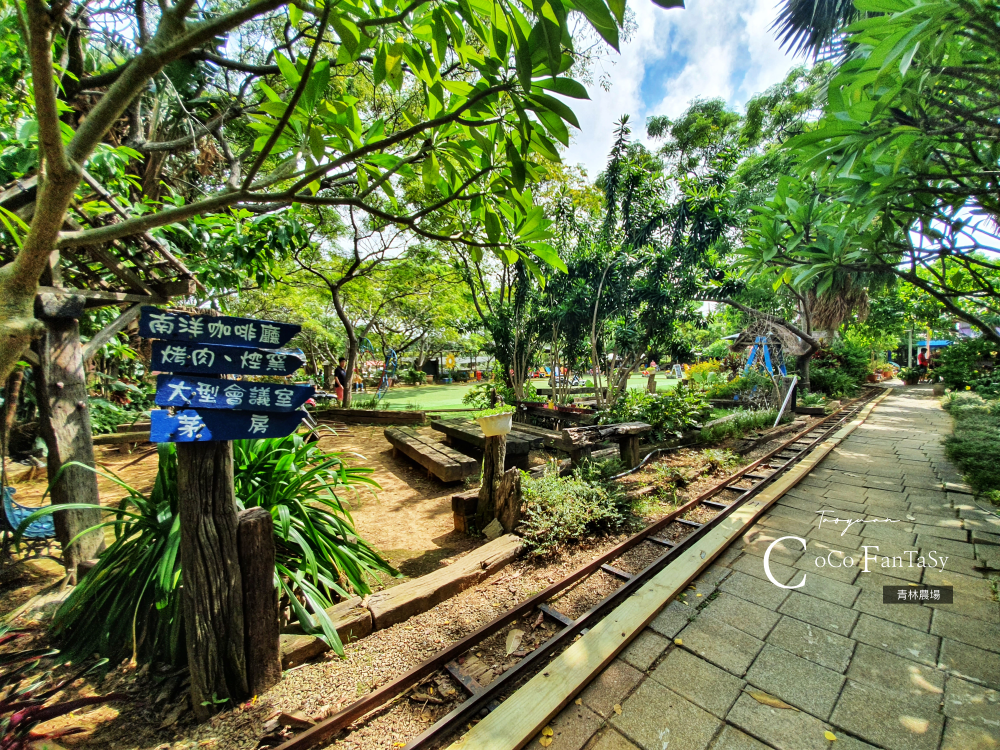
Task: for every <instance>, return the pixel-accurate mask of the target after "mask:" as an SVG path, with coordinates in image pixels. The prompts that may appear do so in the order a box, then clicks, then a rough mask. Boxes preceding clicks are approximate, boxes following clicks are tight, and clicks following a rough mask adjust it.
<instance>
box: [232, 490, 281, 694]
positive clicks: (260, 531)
mask: <svg viewBox="0 0 1000 750" xmlns="http://www.w3.org/2000/svg"><path fill="white" fill-rule="evenodd" d="M237 543H238V544H239V557H240V577H241V578H242V580H243V650H244V653H245V654H246V662H247V686H248V687H249V688H250V694H251V695H260V694H261V693H263V692H264V691H265V690H267V689H268V688H270V687H272V686H273V685H276V684H278V682H279V681H280V680H281V654H280V649H279V639H280V633H279V625H278V589H277V587H275V585H274V521H273V520H272V518H271V514H270V513H269V512H268V511H267V510H266V509H264V508H248V509H247V510H244V511H242V512H241V513H239V514H238V515H237Z"/></svg>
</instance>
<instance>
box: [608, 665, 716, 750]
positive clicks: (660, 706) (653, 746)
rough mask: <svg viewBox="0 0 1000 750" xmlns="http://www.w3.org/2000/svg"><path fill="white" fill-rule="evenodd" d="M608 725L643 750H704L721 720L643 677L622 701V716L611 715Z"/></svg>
mask: <svg viewBox="0 0 1000 750" xmlns="http://www.w3.org/2000/svg"><path fill="white" fill-rule="evenodd" d="M611 725H612V726H613V727H614V728H615V729H617V730H618V731H619V732H621V733H622V734H624V735H625V736H626V737H628V738H629V739H630V740H632V741H633V742H635V743H636V744H637V745H639V746H640V747H642V748H643V749H644V750H663V748H665V747H669V748H670V749H671V750H674V748H677V750H680V748H690V750H703V749H704V748H707V747H708V744H709V743H710V742H711V741H712V738H713V737H714V736H715V733H716V732H717V731H718V730H719V727H720V726H721V725H722V722H720V721H719V720H718V719H716V718H715V717H714V716H712V715H711V714H710V713H708V712H707V711H705V710H703V709H701V708H698V707H697V706H696V705H694V704H693V703H691V702H690V701H687V700H685V699H684V698H682V697H681V696H679V695H677V693H674V692H673V691H671V690H668V689H667V688H665V687H663V685H661V684H660V683H658V682H656V681H655V680H646V681H645V682H643V683H642V685H640V686H639V689H638V690H636V691H635V693H633V694H632V695H631V696H630V697H629V698H628V700H626V701H625V703H623V704H622V714H621V716H617V715H616V716H614V717H613V718H612V719H611Z"/></svg>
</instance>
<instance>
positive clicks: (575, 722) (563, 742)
mask: <svg viewBox="0 0 1000 750" xmlns="http://www.w3.org/2000/svg"><path fill="white" fill-rule="evenodd" d="M602 723H603V721H602V719H601V717H600V716H598V715H597V714H595V713H594V712H593V711H590V710H589V709H587V707H586V706H577V705H576V704H575V703H571V704H570V705H568V706H566V708H564V709H563V710H562V711H560V712H559V713H558V714H557V715H556V717H555V718H554V719H552V721H550V722H549V723H548V726H550V727H551V728H552V744H551V745H549V748H551V750H580V749H581V748H582V747H583V746H584V745H586V744H587V742H588V741H589V740H590V738H591V737H593V736H594V733H595V732H596V731H597V730H598V729H600V728H601V724H602Z"/></svg>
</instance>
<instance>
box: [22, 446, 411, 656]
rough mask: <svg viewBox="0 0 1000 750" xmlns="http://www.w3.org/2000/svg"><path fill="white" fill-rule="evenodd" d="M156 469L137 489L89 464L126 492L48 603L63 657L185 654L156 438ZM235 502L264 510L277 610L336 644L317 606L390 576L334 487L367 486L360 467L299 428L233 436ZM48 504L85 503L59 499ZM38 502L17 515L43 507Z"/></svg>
mask: <svg viewBox="0 0 1000 750" xmlns="http://www.w3.org/2000/svg"><path fill="white" fill-rule="evenodd" d="M158 452H159V461H160V463H159V470H158V472H157V476H156V481H155V483H154V485H153V489H152V491H151V492H150V493H149V495H148V496H146V495H143V494H142V493H141V492H139V491H138V490H136V489H134V488H133V487H130V486H129V485H128V484H126V483H125V482H123V481H121V480H120V479H118V478H117V477H115V476H113V475H110V474H106V473H104V472H98V473H100V474H101V475H102V476H105V477H106V478H108V479H110V480H111V481H113V482H115V483H116V484H118V485H119V486H120V487H122V488H123V489H124V490H125V491H126V492H127V494H126V496H125V497H124V498H123V499H122V500H121V502H120V503H119V504H118V506H117V507H116V508H102V510H103V511H104V512H106V513H108V514H109V518H108V519H107V520H106V521H104V522H103V523H101V524H99V525H98V526H96V527H94V528H98V529H104V528H112V529H113V530H114V536H115V538H114V541H113V542H112V543H111V544H110V545H108V547H107V549H105V550H104V552H102V553H101V555H100V557H99V559H98V561H97V564H96V565H95V566H94V567H93V568H92V569H91V570H90V572H89V573H88V574H87V575H86V576H85V577H84V578H83V580H82V581H80V583H79V584H78V585H77V586H76V588H75V589H74V590H73V592H72V593H71V594H70V595H69V597H68V598H67V599H66V601H65V602H64V603H63V605H62V606H61V607H60V608H59V609H58V610H57V611H56V613H55V615H54V617H53V621H52V632H53V635H54V636H56V637H57V639H58V640H59V642H60V645H61V647H62V650H63V654H64V655H65V656H66V657H67V658H68V659H70V660H72V661H77V660H79V659H81V658H84V657H87V656H90V655H91V654H93V653H94V652H97V653H98V654H99V655H100V656H102V657H105V658H107V659H108V662H109V663H110V664H111V665H115V664H118V663H119V662H121V661H123V660H124V659H127V658H131V659H133V660H135V661H140V662H150V661H159V662H167V663H170V664H181V663H183V662H184V661H185V659H186V652H185V641H184V637H183V616H182V607H181V599H180V590H179V587H180V585H181V584H182V582H183V571H182V570H181V562H180V536H181V534H180V526H181V525H180V516H179V514H178V512H177V454H176V448H175V447H174V445H173V444H170V443H164V444H161V445H160V446H159V449H158ZM233 461H234V488H235V494H236V500H237V505H238V506H239V507H240V508H241V509H243V508H252V507H261V508H265V509H267V510H268V512H270V514H271V517H272V518H273V519H274V540H275V579H276V580H275V585H276V586H277V587H278V589H279V592H280V604H281V608H282V612H283V613H287V614H288V615H290V617H287V616H286V617H285V619H297V620H298V621H299V623H300V624H301V626H302V627H303V629H304V630H305V631H306V632H307V633H314V634H316V635H318V636H320V637H322V638H323V639H324V640H325V641H326V642H327V643H328V644H329V645H330V647H331V648H333V649H334V650H335V651H336V652H337V653H339V654H343V646H342V644H341V642H340V639H339V637H338V636H337V631H336V629H335V628H334V626H333V623H332V622H331V620H330V618H329V617H328V616H327V614H326V612H325V611H324V610H325V609H327V608H329V607H331V606H333V605H334V604H335V603H336V601H337V600H338V599H339V598H340V597H348V596H351V595H353V594H361V595H364V594H367V593H370V592H371V590H372V588H371V587H372V584H374V583H377V582H378V581H379V580H380V578H381V577H384V576H387V577H391V576H398V575H399V573H397V572H396V571H395V570H394V569H393V568H392V566H391V565H390V564H389V563H388V562H387V561H386V560H384V559H383V558H382V557H381V556H380V555H379V554H378V553H377V552H376V551H375V550H374V549H373V548H372V547H371V546H370V545H369V544H368V543H367V542H365V541H364V540H363V539H361V538H359V537H358V535H357V532H356V531H355V529H354V521H353V519H352V518H351V514H350V510H349V506H348V504H347V503H346V502H345V501H344V499H343V498H342V497H341V495H343V493H345V492H352V491H355V490H356V489H357V485H361V486H367V487H374V488H377V487H378V485H377V483H376V482H375V481H374V480H373V479H371V477H370V476H369V474H370V473H371V469H366V468H361V467H351V466H348V465H347V464H346V463H345V462H344V460H343V457H342V454H340V453H328V452H325V451H324V450H323V449H322V448H320V447H319V443H317V442H312V443H308V442H306V441H305V440H304V439H303V438H302V437H301V436H299V435H290V436H288V437H285V438H270V439H266V440H246V441H242V440H240V441H234V442H233ZM59 507H60V508H71V507H86V506H70V505H61V506H59ZM53 510H55V509H54V508H51V507H49V508H45V509H43V510H42V511H38V512H36V513H34V514H32V515H31V516H29V517H28V518H27V519H26V520H25V522H24V523H23V524H22V530H23V529H24V528H26V527H27V524H29V523H30V522H31V521H32V520H34V518H36V517H38V516H40V515H42V514H44V513H51V512H53Z"/></svg>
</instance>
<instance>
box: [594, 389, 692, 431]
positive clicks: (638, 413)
mask: <svg viewBox="0 0 1000 750" xmlns="http://www.w3.org/2000/svg"><path fill="white" fill-rule="evenodd" d="M711 413H712V407H711V405H710V404H709V403H708V399H706V398H705V394H704V393H701V392H700V391H698V390H697V389H696V388H694V387H693V386H689V385H684V384H683V383H678V384H677V387H676V388H674V389H673V390H670V391H664V392H662V393H648V392H647V391H642V390H639V389H637V388H633V389H631V390H629V391H628V392H627V393H626V394H625V396H624V398H620V399H618V401H617V402H616V403H615V404H614V405H613V406H612V407H611V408H610V409H608V410H607V411H605V412H604V413H603V414H602V415H601V422H603V423H605V424H614V423H617V422H646V423H647V424H650V425H652V426H653V437H654V438H655V439H657V440H662V439H664V438H665V437H667V436H672V437H681V435H683V434H684V433H685V432H688V431H690V430H693V429H696V428H698V427H701V425H702V422H704V421H705V420H706V419H707V418H708V416H709V415H710V414H711Z"/></svg>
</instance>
